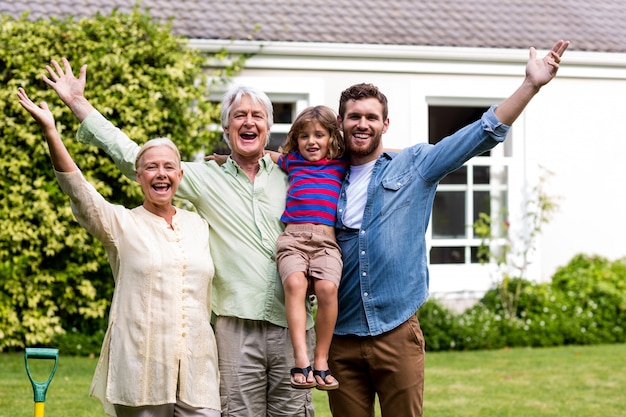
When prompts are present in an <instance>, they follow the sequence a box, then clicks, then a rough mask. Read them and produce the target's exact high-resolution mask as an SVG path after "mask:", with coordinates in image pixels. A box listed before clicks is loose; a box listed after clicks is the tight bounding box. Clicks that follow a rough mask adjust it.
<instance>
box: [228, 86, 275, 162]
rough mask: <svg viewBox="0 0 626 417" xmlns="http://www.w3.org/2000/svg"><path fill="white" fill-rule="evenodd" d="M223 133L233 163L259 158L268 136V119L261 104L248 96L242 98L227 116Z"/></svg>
mask: <svg viewBox="0 0 626 417" xmlns="http://www.w3.org/2000/svg"><path fill="white" fill-rule="evenodd" d="M224 133H225V134H226V135H227V136H228V139H229V143H230V148H231V151H232V154H231V157H232V158H233V159H234V160H235V161H238V160H247V161H252V160H258V159H259V158H261V157H262V156H263V150H264V149H265V146H266V145H267V139H268V135H269V124H268V117H267V112H266V111H265V107H264V106H263V104H262V103H260V102H257V101H254V100H253V99H252V98H251V97H250V96H248V95H244V96H242V97H241V101H240V102H239V103H238V104H236V105H234V106H233V108H232V110H231V112H230V114H229V116H228V127H225V128H224ZM238 162H239V161H238Z"/></svg>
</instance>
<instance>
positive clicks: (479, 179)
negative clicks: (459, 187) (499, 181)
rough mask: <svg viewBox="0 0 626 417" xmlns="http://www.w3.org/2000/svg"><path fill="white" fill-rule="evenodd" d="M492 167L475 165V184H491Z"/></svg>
mask: <svg viewBox="0 0 626 417" xmlns="http://www.w3.org/2000/svg"><path fill="white" fill-rule="evenodd" d="M489 179H490V168H489V167H485V166H474V184H489Z"/></svg>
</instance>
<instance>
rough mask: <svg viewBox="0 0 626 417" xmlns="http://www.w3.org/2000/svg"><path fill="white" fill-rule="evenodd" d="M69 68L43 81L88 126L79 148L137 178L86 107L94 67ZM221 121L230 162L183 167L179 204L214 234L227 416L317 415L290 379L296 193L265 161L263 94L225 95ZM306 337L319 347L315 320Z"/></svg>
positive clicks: (268, 107)
mask: <svg viewBox="0 0 626 417" xmlns="http://www.w3.org/2000/svg"><path fill="white" fill-rule="evenodd" d="M61 64H62V65H63V67H62V66H61ZM61 64H59V63H58V62H56V61H52V63H51V65H52V67H50V66H48V67H47V68H48V72H49V73H50V75H51V78H50V79H48V78H47V77H45V76H44V81H46V83H47V84H48V85H50V86H51V87H52V88H53V89H54V90H55V91H56V93H57V94H58V95H59V97H60V98H61V100H63V102H64V103H65V104H66V105H67V106H68V107H69V108H70V109H71V110H72V112H73V113H74V115H75V116H76V117H77V118H78V120H79V121H81V126H80V128H79V130H78V133H77V135H76V136H77V139H78V140H79V141H81V142H86V143H89V144H93V145H96V146H98V147H100V148H102V149H103V150H104V151H106V152H107V154H109V155H110V156H111V157H112V158H113V160H114V161H115V162H116V163H117V165H118V166H119V167H120V169H121V170H122V172H123V173H124V174H125V175H126V176H128V177H133V175H134V163H135V156H136V154H137V151H138V150H139V146H138V145H137V144H136V143H135V142H133V141H131V140H130V139H129V138H128V137H127V136H126V135H125V134H124V133H123V132H121V131H120V130H119V129H117V128H116V127H114V126H113V125H112V124H111V123H110V122H109V121H108V120H106V119H105V118H104V117H103V116H102V115H101V114H100V113H99V112H98V111H97V110H96V109H95V108H94V107H93V106H92V105H91V104H90V103H89V101H88V100H87V99H86V98H85V96H84V90H85V80H86V72H87V67H86V66H83V67H82V68H81V69H80V73H79V76H78V78H77V77H75V76H74V75H73V73H72V68H71V66H70V64H69V62H68V61H67V60H65V59H62V62H61ZM221 119H222V128H223V130H224V138H225V139H226V141H227V143H228V145H229V147H230V149H231V154H230V157H229V158H228V160H227V161H226V163H224V164H222V165H221V166H220V165H218V164H217V163H215V162H214V161H209V162H183V165H182V167H183V170H184V172H185V175H184V177H183V180H182V181H181V183H180V186H179V188H178V192H177V196H178V197H181V198H184V199H186V200H188V201H190V202H191V203H193V204H194V206H195V207H196V209H197V211H198V213H199V214H200V215H201V216H202V217H203V218H204V219H206V220H207V222H208V223H209V227H210V229H211V234H210V243H211V254H212V256H213V260H214V263H215V278H214V280H213V312H214V313H215V315H216V320H215V335H216V339H217V345H218V356H219V368H220V375H221V379H220V385H221V386H220V391H221V396H222V408H223V410H222V415H223V416H225V417H226V416H255V417H256V416H261V415H267V416H305V415H307V416H309V415H313V414H312V413H313V406H312V403H311V395H310V391H309V390H294V389H292V388H291V385H290V379H289V376H290V374H289V371H290V367H289V366H290V365H291V364H292V363H294V358H293V348H292V346H291V342H290V338H289V333H288V329H287V321H286V317H285V301H284V292H283V287H282V285H281V282H280V279H279V277H278V273H277V269H276V263H275V247H276V239H277V237H278V235H279V234H280V233H281V232H282V231H283V229H284V225H283V223H281V221H280V216H281V215H282V213H283V210H284V207H285V196H286V191H287V185H288V184H287V178H286V175H285V174H284V173H283V172H282V170H281V169H280V168H279V167H278V166H277V165H275V164H274V163H273V162H272V160H271V159H270V157H269V155H267V156H264V149H265V147H266V146H267V143H268V141H269V134H270V127H271V125H272V122H273V111H272V103H271V101H270V100H269V98H268V97H267V95H265V93H263V92H260V91H258V90H255V89H252V88H247V87H234V88H232V89H231V90H229V91H228V92H227V93H226V94H225V96H224V100H223V102H222V115H221ZM303 302H304V301H303ZM181 314H182V312H181ZM307 329H308V331H307V343H308V344H309V346H310V347H312V346H313V341H314V340H315V335H314V330H313V320H312V317H311V314H310V311H309V312H308V317H307ZM190 331H193V329H190ZM311 351H313V349H312V348H309V352H311ZM311 359H312V358H311ZM155 383H157V381H155Z"/></svg>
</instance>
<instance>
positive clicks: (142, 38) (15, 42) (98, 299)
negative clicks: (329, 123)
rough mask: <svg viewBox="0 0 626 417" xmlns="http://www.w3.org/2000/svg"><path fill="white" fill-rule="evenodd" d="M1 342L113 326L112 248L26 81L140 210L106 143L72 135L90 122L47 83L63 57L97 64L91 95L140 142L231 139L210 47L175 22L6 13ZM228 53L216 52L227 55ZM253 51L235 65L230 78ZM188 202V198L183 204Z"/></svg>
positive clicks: (82, 162)
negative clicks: (44, 129) (41, 123)
mask: <svg viewBox="0 0 626 417" xmlns="http://www.w3.org/2000/svg"><path fill="white" fill-rule="evenodd" d="M0 23H1V29H0V42H1V47H0V79H2V84H1V87H0V112H1V113H2V116H3V123H2V125H1V127H0V129H1V132H2V135H1V136H2V138H3V139H2V141H0V169H1V170H2V172H3V177H2V179H1V181H2V187H0V277H2V279H1V281H0V351H2V350H3V349H9V348H21V347H24V346H32V345H41V344H48V343H50V341H51V340H52V339H53V338H54V337H55V336H58V335H62V334H64V333H65V332H67V331H69V330H70V329H76V332H77V333H84V334H85V335H96V334H98V331H100V330H101V329H103V328H105V327H106V313H107V309H108V307H109V303H110V299H111V295H112V291H113V280H112V279H111V271H110V268H109V266H108V262H107V259H106V254H105V252H104V249H103V247H102V245H101V244H100V243H99V242H97V241H95V240H94V239H93V238H92V237H91V236H89V235H88V234H87V232H86V231H85V230H84V229H82V228H81V227H80V226H79V225H78V224H77V223H76V221H75V220H74V218H73V216H72V213H71V211H70V207H69V199H68V198H67V196H65V195H64V194H63V193H62V192H61V191H60V189H59V187H58V185H57V184H56V180H55V178H54V174H53V170H52V166H51V164H50V161H49V157H48V153H47V150H46V148H45V147H44V144H43V140H42V133H41V131H40V129H39V127H38V126H37V124H36V123H35V122H34V121H33V120H32V119H31V117H30V115H29V114H28V113H27V112H25V111H24V110H23V109H22V108H21V107H20V106H19V104H18V102H17V99H16V95H15V94H16V91H17V88H18V87H19V86H21V87H24V88H25V89H26V91H27V92H28V94H29V95H30V96H31V97H32V98H33V101H35V102H40V101H47V102H48V103H49V105H50V107H51V109H52V112H53V114H54V115H55V117H56V119H57V127H58V130H59V131H60V132H61V135H62V136H63V138H64V140H65V141H66V144H67V146H68V148H69V150H70V152H71V154H72V155H73V156H74V157H75V160H76V162H77V164H78V166H79V167H80V168H81V169H82V171H83V173H84V174H85V176H86V177H87V178H88V179H89V180H90V181H91V182H92V183H93V184H94V185H95V187H96V188H97V189H98V191H100V193H102V194H103V195H104V196H105V197H106V198H107V199H108V200H109V201H112V202H114V203H118V204H123V205H125V206H126V207H133V206H136V205H138V204H140V202H141V200H142V197H141V190H140V187H138V186H137V185H135V184H134V183H133V182H131V181H130V180H128V179H127V178H124V177H122V176H121V175H120V172H119V170H118V169H117V168H116V167H115V166H114V164H113V163H112V162H111V161H110V159H109V158H108V157H107V156H106V155H104V154H103V153H102V152H101V151H99V150H98V149H96V148H95V147H89V146H86V145H83V144H78V143H76V142H75V141H72V140H71V138H72V137H73V136H74V134H75V132H76V130H77V128H78V126H79V125H78V122H77V120H76V119H75V118H74V116H73V115H72V114H71V112H70V111H69V110H67V109H66V108H65V106H64V105H63V104H62V103H61V101H60V100H59V99H58V98H57V97H56V94H55V93H54V91H52V89H50V88H49V87H48V86H47V85H46V84H45V83H44V82H43V81H42V80H41V76H42V75H43V74H44V73H45V70H44V66H45V65H46V64H48V63H49V62H50V60H51V59H56V60H60V58H62V57H66V58H68V59H69V61H70V63H71V64H72V66H73V69H74V71H75V73H76V74H77V73H78V70H79V68H80V66H81V65H83V64H89V69H88V80H87V91H86V95H87V97H88V98H89V99H90V101H91V102H92V103H93V104H94V105H95V107H96V108H98V109H99V110H100V111H101V112H102V113H103V114H104V115H105V117H107V118H108V119H110V120H111V121H113V123H114V124H116V125H117V126H118V127H120V128H122V129H123V130H124V131H126V132H127V133H128V134H129V136H130V137H131V138H132V139H134V140H136V141H137V142H138V143H143V142H145V141H146V140H148V139H150V138H153V137H157V136H169V137H171V138H172V139H173V140H174V141H175V142H176V143H177V144H178V146H179V148H180V151H181V154H182V156H183V158H186V159H190V158H192V156H193V155H194V154H196V153H197V152H198V151H199V150H201V149H204V150H205V151H206V152H211V151H212V147H213V146H214V145H215V144H218V143H219V140H220V139H219V136H220V133H219V132H211V131H209V130H207V128H206V127H207V126H209V125H211V124H212V123H217V124H218V125H219V114H218V112H219V109H218V108H217V106H215V105H214V104H212V103H210V102H209V101H208V100H207V97H208V94H207V88H208V87H209V83H208V79H207V78H206V77H205V76H204V75H203V72H202V71H203V68H202V66H203V64H204V62H205V61H206V58H207V57H206V56H202V55H201V54H200V53H198V52H197V51H193V50H191V49H189V48H187V46H186V41H185V40H184V39H182V38H179V37H176V36H174V35H172V34H171V30H170V29H171V28H170V25H169V24H161V23H160V22H155V21H153V20H152V19H151V18H150V17H149V16H147V15H144V14H141V13H139V12H138V11H137V10H135V11H134V12H133V13H131V14H121V13H117V12H115V11H114V12H113V13H112V14H111V15H109V16H101V15H97V16H96V17H93V18H86V19H81V20H78V21H75V20H74V19H72V18H67V19H64V20H56V19H52V20H38V21H36V22H33V21H30V20H28V18H27V16H23V17H21V18H20V19H15V18H12V17H9V16H6V15H2V16H0ZM224 57H225V55H224V54H223V53H221V54H219V56H216V58H217V59H220V58H224ZM241 62H242V61H241V60H239V61H235V62H234V63H233V64H232V65H230V66H225V70H224V73H223V74H222V75H223V78H220V76H219V74H211V76H213V77H214V79H217V80H220V79H222V80H225V79H226V78H227V76H226V75H225V74H231V73H232V72H233V68H239V65H240V64H241ZM177 204H182V202H180V201H179V202H177Z"/></svg>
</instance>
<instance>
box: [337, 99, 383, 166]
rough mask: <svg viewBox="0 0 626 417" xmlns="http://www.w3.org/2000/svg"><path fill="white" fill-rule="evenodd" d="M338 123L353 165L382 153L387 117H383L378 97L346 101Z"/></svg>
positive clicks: (367, 160) (368, 160) (371, 159)
mask: <svg viewBox="0 0 626 417" xmlns="http://www.w3.org/2000/svg"><path fill="white" fill-rule="evenodd" d="M339 123H340V125H341V128H342V129H343V138H344V140H345V143H346V149H347V150H348V153H349V154H350V162H351V163H352V164H353V165H362V164H365V163H367V162H370V161H373V160H374V159H376V158H378V156H379V155H380V154H381V153H382V151H383V144H382V136H383V134H384V133H385V132H387V128H388V127H389V119H388V118H383V105H382V104H381V102H380V101H379V100H378V99H376V98H373V97H368V98H362V99H358V100H355V99H350V100H348V101H346V103H345V112H344V113H343V118H341V117H339Z"/></svg>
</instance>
